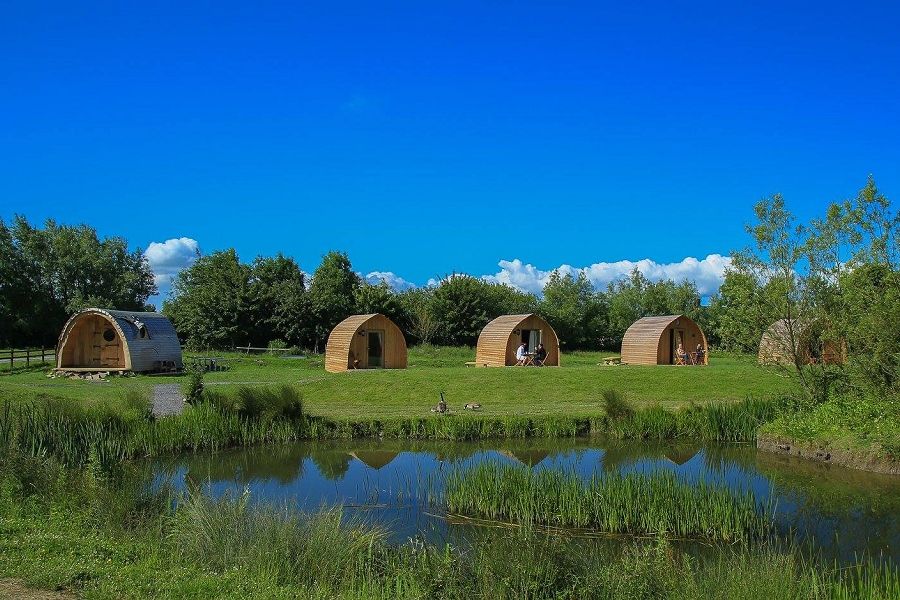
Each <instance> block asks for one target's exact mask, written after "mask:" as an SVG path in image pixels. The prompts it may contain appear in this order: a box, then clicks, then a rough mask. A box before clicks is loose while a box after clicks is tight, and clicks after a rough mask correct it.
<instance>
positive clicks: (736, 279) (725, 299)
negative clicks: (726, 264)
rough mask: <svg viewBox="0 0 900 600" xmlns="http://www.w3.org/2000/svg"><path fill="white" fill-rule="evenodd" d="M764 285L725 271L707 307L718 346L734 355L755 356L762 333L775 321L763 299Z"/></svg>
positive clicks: (744, 274) (745, 276)
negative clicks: (736, 353) (734, 353)
mask: <svg viewBox="0 0 900 600" xmlns="http://www.w3.org/2000/svg"><path fill="white" fill-rule="evenodd" d="M765 293H766V286H765V285H763V286H760V285H759V283H758V282H757V280H756V279H755V278H753V277H752V276H750V275H748V274H746V273H742V272H739V271H736V270H733V269H728V270H727V271H725V281H724V282H723V283H722V285H721V287H720V288H719V291H718V292H717V293H716V294H715V295H714V296H713V297H712V300H711V301H710V306H709V312H710V321H711V322H710V325H711V331H710V332H709V334H711V335H712V336H714V337H715V338H716V339H717V340H718V343H719V346H720V347H721V348H723V349H725V350H730V351H733V352H748V353H754V354H755V353H756V352H757V351H758V350H759V340H760V338H762V335H763V332H765V330H766V329H767V328H768V327H769V326H770V325H771V324H772V323H774V322H775V320H776V318H777V317H776V315H775V314H772V312H771V311H769V310H768V306H767V304H766V302H765V300H764V299H763V297H762V296H763V295H764V294H765Z"/></svg>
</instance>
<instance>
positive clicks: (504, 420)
mask: <svg viewBox="0 0 900 600" xmlns="http://www.w3.org/2000/svg"><path fill="white" fill-rule="evenodd" d="M601 396H602V397H601V399H600V400H599V401H598V405H599V406H600V407H601V412H599V413H598V414H596V415H594V416H584V417H579V416H565V415H545V416H489V415H483V414H459V415H430V416H428V417H415V418H389V419H330V418H325V417H319V416H310V415H307V414H305V413H304V410H303V405H302V402H301V397H300V394H299V392H298V391H297V390H296V388H293V387H290V386H281V387H263V386H258V387H244V388H238V389H236V390H234V391H233V392H231V393H223V392H221V391H220V390H216V391H214V392H209V391H207V392H206V394H205V396H204V398H205V400H204V401H202V402H200V403H199V404H197V405H195V406H189V407H188V408H187V409H186V410H185V411H184V412H183V413H182V414H180V415H177V416H173V417H168V418H165V419H160V420H156V419H154V418H152V416H151V415H150V413H149V409H148V404H147V399H146V398H143V397H141V396H140V395H139V394H137V393H134V392H132V393H130V394H129V395H128V396H127V397H126V399H125V400H124V401H122V402H120V403H117V404H115V405H106V404H95V405H87V406H82V405H78V404H73V403H70V402H65V401H59V400H54V399H44V400H39V401H34V402H32V403H21V402H17V403H9V402H7V403H2V404H0V448H10V449H13V450H16V451H18V452H23V453H25V454H27V455H29V456H51V457H54V458H55V459H57V460H59V461H61V462H62V463H63V464H66V465H71V466H83V465H85V464H87V463H89V462H97V463H100V464H103V465H114V464H117V463H119V462H121V461H123V460H127V459H131V458H138V457H148V456H159V455H164V454H176V453H180V452H185V451H190V452H195V451H199V450H220V449H223V448H230V447H245V446H253V445H257V444H266V443H287V442H291V441H298V440H303V439H352V438H401V439H439V440H477V439H489V438H527V437H548V438H552V437H574V436H583V435H592V434H605V435H608V436H611V437H615V438H620V439H655V440H660V439H673V438H689V439H694V440H709V441H751V440H753V439H754V436H755V432H756V429H757V427H758V426H759V424H760V423H763V422H765V421H766V420H768V419H771V418H773V417H774V415H775V414H777V412H778V410H779V407H780V403H779V402H777V401H761V400H752V399H751V400H745V401H743V402H736V403H730V404H706V405H702V406H693V407H688V408H684V409H679V410H675V411H669V410H665V409H662V408H658V407H656V408H651V409H647V410H634V409H633V407H632V406H631V405H630V404H628V403H627V402H623V401H622V399H621V396H620V395H619V394H617V393H615V392H607V393H606V394H604V395H601Z"/></svg>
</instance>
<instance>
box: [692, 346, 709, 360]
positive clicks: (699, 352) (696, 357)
mask: <svg viewBox="0 0 900 600" xmlns="http://www.w3.org/2000/svg"><path fill="white" fill-rule="evenodd" d="M705 354H706V350H704V349H703V344H697V352H696V353H695V354H694V364H695V365H702V364H705V363H704V361H703V357H704V355H705Z"/></svg>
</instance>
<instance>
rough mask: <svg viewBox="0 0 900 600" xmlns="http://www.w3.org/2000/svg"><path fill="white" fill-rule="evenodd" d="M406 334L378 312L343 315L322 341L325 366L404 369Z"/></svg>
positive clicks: (329, 368)
mask: <svg viewBox="0 0 900 600" xmlns="http://www.w3.org/2000/svg"><path fill="white" fill-rule="evenodd" d="M406 365H407V353H406V338H405V337H404V336H403V332H402V331H400V328H399V327H397V325H395V324H394V322H393V321H391V320H390V319H388V318H387V317H386V316H384V315H381V314H377V313H376V314H371V315H353V316H350V317H347V318H346V319H344V320H343V321H341V322H340V323H338V324H337V325H336V326H335V328H334V329H333V330H332V331H331V334H329V336H328V342H327V343H326V344H325V370H326V371H328V372H329V373H339V372H341V371H347V370H349V369H353V368H357V369H381V368H383V369H405V368H406Z"/></svg>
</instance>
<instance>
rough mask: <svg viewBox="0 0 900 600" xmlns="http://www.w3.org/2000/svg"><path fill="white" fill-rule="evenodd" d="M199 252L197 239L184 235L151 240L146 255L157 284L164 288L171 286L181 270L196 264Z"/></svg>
mask: <svg viewBox="0 0 900 600" xmlns="http://www.w3.org/2000/svg"><path fill="white" fill-rule="evenodd" d="M199 252H200V245H199V244H198V243H197V240H195V239H192V238H188V237H182V238H173V239H171V240H166V241H165V242H151V243H150V245H149V246H147V250H146V251H144V256H145V257H147V262H149V263H150V269H151V270H152V271H153V279H154V281H156V285H157V286H159V287H161V288H162V287H167V286H169V285H170V284H171V283H172V280H173V279H174V278H175V276H176V275H178V273H179V272H181V271H182V270H183V269H186V268H187V267H189V266H191V265H192V264H194V261H195V260H197V256H198V253H199Z"/></svg>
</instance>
